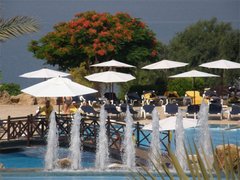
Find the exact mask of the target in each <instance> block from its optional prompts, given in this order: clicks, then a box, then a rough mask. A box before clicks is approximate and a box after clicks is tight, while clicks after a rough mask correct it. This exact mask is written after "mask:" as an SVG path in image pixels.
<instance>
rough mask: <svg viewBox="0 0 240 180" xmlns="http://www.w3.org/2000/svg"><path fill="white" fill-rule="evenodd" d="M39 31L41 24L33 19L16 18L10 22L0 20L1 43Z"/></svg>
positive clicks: (25, 17)
mask: <svg viewBox="0 0 240 180" xmlns="http://www.w3.org/2000/svg"><path fill="white" fill-rule="evenodd" d="M38 30H39V24H38V23H37V22H36V20H35V19H33V18H31V17H27V16H15V17H13V18H10V19H8V20H4V19H2V18H0V42H3V41H6V40H7V39H10V38H12V37H17V36H20V35H23V34H27V33H31V32H37V31H38Z"/></svg>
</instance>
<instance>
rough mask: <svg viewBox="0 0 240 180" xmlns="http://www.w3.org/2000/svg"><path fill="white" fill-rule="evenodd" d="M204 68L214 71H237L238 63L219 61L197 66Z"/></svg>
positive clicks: (239, 65)
mask: <svg viewBox="0 0 240 180" xmlns="http://www.w3.org/2000/svg"><path fill="white" fill-rule="evenodd" d="M199 66H201V67H205V68H214V69H239V68H240V63H236V62H232V61H229V60H225V59H220V60H216V61H212V62H208V63H203V64H201V65H199Z"/></svg>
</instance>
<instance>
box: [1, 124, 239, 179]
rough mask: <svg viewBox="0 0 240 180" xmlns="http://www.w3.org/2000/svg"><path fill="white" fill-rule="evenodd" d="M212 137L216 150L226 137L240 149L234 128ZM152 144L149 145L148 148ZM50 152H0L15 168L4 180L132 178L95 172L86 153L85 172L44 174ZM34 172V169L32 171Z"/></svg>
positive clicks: (63, 153) (218, 129)
mask: <svg viewBox="0 0 240 180" xmlns="http://www.w3.org/2000/svg"><path fill="white" fill-rule="evenodd" d="M209 127H210V134H211V137H212V142H213V144H214V146H216V145H219V144H222V143H223V137H224V139H225V143H228V142H229V143H233V144H238V145H240V129H230V130H228V129H229V128H231V126H227V125H210V126H209ZM196 131H197V129H194V128H192V129H187V130H185V136H186V137H187V138H189V139H192V138H194V136H195V134H196ZM173 142H174V141H172V145H171V146H172V148H173V149H174V143H173ZM147 143H148V142H146V144H147ZM45 152H46V148H45V147H44V146H33V147H26V148H24V149H19V150H18V151H7V152H0V162H1V163H3V164H4V166H5V167H6V168H11V170H10V171H0V179H1V177H3V179H9V180H16V179H18V180H21V179H22V180H28V179H29V180H30V179H84V180H85V179H86V180H92V179H104V180H105V179H106V180H108V179H117V180H122V179H129V177H131V176H130V174H129V173H127V172H120V171H117V172H116V171H108V172H99V171H93V170H91V168H93V167H94V165H95V153H94V152H87V151H84V152H82V168H83V170H81V172H80V171H74V173H73V172H68V171H64V170H63V171H57V172H44V171H43V167H44V155H45ZM68 153H69V152H68V149H66V148H60V149H59V158H64V157H67V155H68ZM30 168H34V169H30Z"/></svg>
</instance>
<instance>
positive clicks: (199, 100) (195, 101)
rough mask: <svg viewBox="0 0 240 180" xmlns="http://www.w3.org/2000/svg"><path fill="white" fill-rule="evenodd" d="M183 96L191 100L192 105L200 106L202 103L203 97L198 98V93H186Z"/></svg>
mask: <svg viewBox="0 0 240 180" xmlns="http://www.w3.org/2000/svg"><path fill="white" fill-rule="evenodd" d="M185 96H187V97H190V98H191V99H192V104H196V105H200V104H201V103H202V101H203V97H202V96H200V92H199V91H186V92H185ZM206 101H207V100H206ZM206 103H207V102H206Z"/></svg>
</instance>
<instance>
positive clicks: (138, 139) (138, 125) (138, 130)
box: [136, 122, 140, 147]
mask: <svg viewBox="0 0 240 180" xmlns="http://www.w3.org/2000/svg"><path fill="white" fill-rule="evenodd" d="M136 129H137V147H139V146H140V124H139V122H137V128H136Z"/></svg>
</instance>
